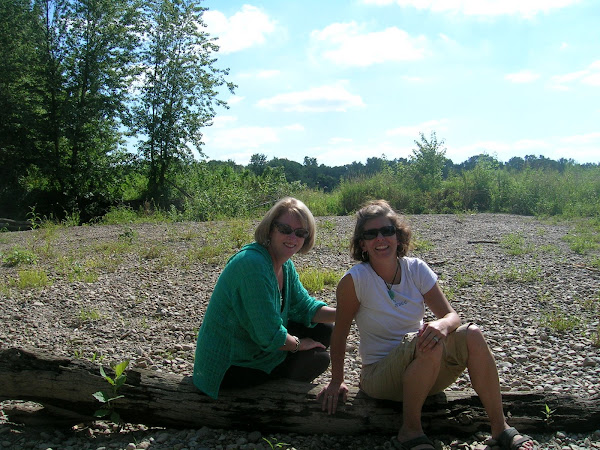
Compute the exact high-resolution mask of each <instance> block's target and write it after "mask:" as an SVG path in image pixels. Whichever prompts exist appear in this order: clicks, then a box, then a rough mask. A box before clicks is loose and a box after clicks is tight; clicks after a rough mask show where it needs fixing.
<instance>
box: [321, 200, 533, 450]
mask: <svg viewBox="0 0 600 450" xmlns="http://www.w3.org/2000/svg"><path fill="white" fill-rule="evenodd" d="M410 238H411V233H410V228H409V227H408V225H407V224H406V223H405V222H404V220H403V219H402V217H401V216H400V215H398V214H397V213H396V212H395V211H394V210H393V209H392V208H391V207H390V205H389V204H388V203H387V202H386V201H384V200H377V201H373V202H370V203H368V204H367V205H365V206H364V207H363V208H362V209H360V210H359V211H358V213H357V221H356V227H355V230H354V236H353V239H352V244H351V252H352V256H353V257H354V259H356V260H357V261H360V262H361V263H360V264H357V265H355V266H354V267H352V268H351V269H350V270H349V271H348V272H347V273H346V275H344V277H343V278H342V280H341V281H340V283H339V284H338V287H337V312H336V319H335V328H334V331H333V335H332V338H331V375H332V376H331V381H330V382H329V384H328V385H327V386H326V387H325V388H323V390H322V391H321V392H320V393H319V395H318V397H317V398H322V402H323V410H327V412H328V413H329V414H335V411H336V406H337V403H338V398H340V397H341V398H342V399H343V400H344V401H345V400H346V397H347V393H348V388H347V386H346V384H345V383H344V357H345V349H346V340H347V338H348V333H349V331H350V326H351V324H352V320H356V325H357V327H358V330H359V333H360V346H359V353H360V356H361V359H362V362H363V367H362V371H361V378H360V387H361V389H362V390H363V391H364V392H365V393H367V394H368V395H369V396H371V397H374V398H380V399H388V400H395V401H402V402H403V415H402V419H403V423H402V426H401V428H400V430H399V432H398V435H397V437H396V438H395V439H394V441H393V442H394V445H395V446H396V447H398V448H403V449H413V450H431V449H434V446H433V444H432V443H431V441H430V440H429V439H428V438H427V436H425V434H424V432H423V428H422V425H421V409H422V407H423V403H424V402H425V399H426V397H427V396H428V395H432V394H435V393H438V392H441V391H443V390H444V389H445V388H446V387H448V386H450V385H451V384H452V383H453V382H454V381H455V380H456V379H457V378H458V376H459V375H460V374H461V373H462V372H463V371H464V370H465V368H467V369H468V370H469V375H470V377H471V382H472V384H473V388H474V389H475V391H476V392H477V394H478V395H479V398H480V399H481V402H482V403H483V405H484V407H485V410H486V412H487V414H488V417H489V419H490V423H491V433H492V438H493V439H494V440H495V441H496V442H497V445H499V446H500V447H501V448H506V449H511V450H518V449H526V450H529V449H533V448H534V443H533V441H532V440H531V438H529V437H528V436H525V435H520V434H519V433H518V432H517V431H516V430H515V429H514V428H512V427H509V426H508V424H507V423H506V420H505V417H504V412H503V410H502V397H501V394H500V382H499V380H498V371H497V369H496V363H495V361H494V357H493V356H492V354H491V352H490V350H489V347H488V345H487V343H486V341H485V339H484V337H483V335H482V333H481V331H480V330H479V328H477V326H475V325H474V324H465V325H462V326H461V324H460V318H459V316H458V314H457V313H456V311H454V309H453V308H452V306H450V303H449V302H448V300H447V299H446V297H445V296H444V294H443V293H442V290H441V289H440V287H439V285H438V283H437V275H436V274H435V273H434V272H433V271H432V270H431V269H430V268H429V266H428V265H427V264H426V263H425V262H423V261H421V260H420V259H418V258H409V257H407V254H408V250H409V247H410ZM425 306H427V307H428V308H429V309H430V310H431V311H432V312H433V314H434V315H435V316H436V318H437V319H436V320H433V321H431V322H426V323H424V321H423V318H424V315H425Z"/></svg>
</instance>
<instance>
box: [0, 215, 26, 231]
mask: <svg viewBox="0 0 600 450" xmlns="http://www.w3.org/2000/svg"><path fill="white" fill-rule="evenodd" d="M3 229H7V230H8V231H24V230H31V222H29V221H25V220H12V219H6V218H2V217H0V230H3Z"/></svg>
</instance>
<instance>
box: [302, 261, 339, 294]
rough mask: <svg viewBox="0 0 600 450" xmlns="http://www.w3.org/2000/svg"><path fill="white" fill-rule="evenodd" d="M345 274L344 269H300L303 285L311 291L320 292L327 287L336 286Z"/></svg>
mask: <svg viewBox="0 0 600 450" xmlns="http://www.w3.org/2000/svg"><path fill="white" fill-rule="evenodd" d="M343 275H344V271H343V270H333V269H322V268H316V267H308V268H305V269H300V270H298V276H299V277H300V282H301V283H302V285H303V286H304V287H305V288H306V289H307V290H308V291H309V292H311V293H316V292H320V291H322V290H323V289H325V287H326V286H327V287H335V286H337V283H338V281H340V279H341V278H342V276H343Z"/></svg>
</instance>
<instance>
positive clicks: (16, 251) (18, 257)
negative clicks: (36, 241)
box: [2, 247, 37, 267]
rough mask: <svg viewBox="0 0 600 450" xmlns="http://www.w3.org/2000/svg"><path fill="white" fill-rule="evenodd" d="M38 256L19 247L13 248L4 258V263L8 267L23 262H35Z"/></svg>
mask: <svg viewBox="0 0 600 450" xmlns="http://www.w3.org/2000/svg"><path fill="white" fill-rule="evenodd" d="M36 262H37V256H36V255H35V254H34V253H33V252H31V251H29V250H25V249H22V248H19V247H15V248H13V249H12V250H11V251H10V252H8V253H7V254H6V255H4V257H3V258H2V265H4V266H6V267H15V266H18V265H21V264H35V263H36Z"/></svg>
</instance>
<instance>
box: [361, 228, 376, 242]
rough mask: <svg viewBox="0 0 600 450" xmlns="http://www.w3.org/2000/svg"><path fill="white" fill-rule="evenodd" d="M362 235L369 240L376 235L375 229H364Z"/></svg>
mask: <svg viewBox="0 0 600 450" xmlns="http://www.w3.org/2000/svg"><path fill="white" fill-rule="evenodd" d="M362 236H363V239H366V240H367V241H370V240H371V239H375V238H376V237H377V230H376V229H373V230H366V231H365V232H364V233H363V235H362Z"/></svg>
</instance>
